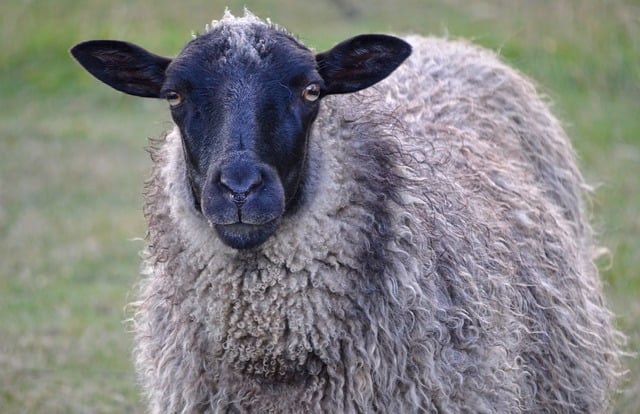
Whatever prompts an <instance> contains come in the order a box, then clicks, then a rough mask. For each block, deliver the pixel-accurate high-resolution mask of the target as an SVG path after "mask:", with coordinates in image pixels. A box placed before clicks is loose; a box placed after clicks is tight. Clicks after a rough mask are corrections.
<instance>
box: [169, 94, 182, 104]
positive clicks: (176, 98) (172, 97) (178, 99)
mask: <svg viewBox="0 0 640 414" xmlns="http://www.w3.org/2000/svg"><path fill="white" fill-rule="evenodd" d="M166 99H167V102H169V105H171V106H177V105H180V104H181V103H182V96H181V95H180V94H179V93H178V92H173V91H171V92H167V95H166Z"/></svg>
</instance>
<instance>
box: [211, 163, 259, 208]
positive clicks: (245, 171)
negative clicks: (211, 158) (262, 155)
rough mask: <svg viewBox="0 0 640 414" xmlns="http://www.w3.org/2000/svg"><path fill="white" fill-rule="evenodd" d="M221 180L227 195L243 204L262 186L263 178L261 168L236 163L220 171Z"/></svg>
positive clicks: (237, 202) (238, 203)
mask: <svg viewBox="0 0 640 414" xmlns="http://www.w3.org/2000/svg"><path fill="white" fill-rule="evenodd" d="M219 181H220V185H221V186H222V188H223V189H224V191H225V192H226V195H227V196H228V197H229V198H231V200H232V201H233V202H234V203H236V204H237V205H242V204H244V202H245V201H247V197H249V196H250V195H251V193H253V192H255V191H256V190H257V189H259V188H260V186H261V185H262V181H263V180H262V173H261V171H260V169H259V168H256V167H253V166H248V165H247V164H244V165H238V164H235V165H229V166H227V167H226V168H224V169H223V170H222V171H220V178H219Z"/></svg>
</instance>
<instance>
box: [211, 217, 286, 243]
mask: <svg viewBox="0 0 640 414" xmlns="http://www.w3.org/2000/svg"><path fill="white" fill-rule="evenodd" d="M279 222H280V220H278V219H276V220H273V221H270V222H268V223H265V224H260V225H256V224H246V223H234V224H214V225H213V228H214V229H215V230H216V233H217V234H218V237H220V240H222V242H223V243H224V244H226V245H227V246H229V247H231V248H234V249H238V250H245V249H251V248H254V247H258V246H260V245H261V244H262V243H264V242H265V241H267V239H268V238H269V237H271V235H272V234H273V233H274V232H275V231H276V228H277V227H278V223H279Z"/></svg>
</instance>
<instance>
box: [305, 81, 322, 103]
mask: <svg viewBox="0 0 640 414" xmlns="http://www.w3.org/2000/svg"><path fill="white" fill-rule="evenodd" d="M302 97H303V98H304V99H305V100H307V101H308V102H315V101H317V100H318V98H320V85H318V84H317V83H310V84H309V85H307V86H306V87H305V88H304V89H303V90H302Z"/></svg>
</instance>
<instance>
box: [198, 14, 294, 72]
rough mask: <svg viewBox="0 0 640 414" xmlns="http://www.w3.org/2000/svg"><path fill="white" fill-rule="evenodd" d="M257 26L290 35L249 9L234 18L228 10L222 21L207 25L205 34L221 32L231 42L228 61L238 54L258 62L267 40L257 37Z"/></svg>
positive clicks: (226, 55) (227, 56)
mask: <svg viewBox="0 0 640 414" xmlns="http://www.w3.org/2000/svg"><path fill="white" fill-rule="evenodd" d="M256 26H265V27H268V28H270V29H273V30H276V31H279V32H282V33H286V34H288V35H290V33H289V32H288V31H287V30H286V29H284V28H282V27H281V26H278V25H276V24H274V23H272V22H271V20H270V19H269V18H267V19H265V20H262V19H260V18H259V17H257V16H256V15H254V14H253V13H251V11H249V9H247V8H245V9H244V15H243V16H242V17H237V16H234V15H233V13H231V11H230V10H229V8H226V9H225V11H224V15H223V16H222V19H220V20H212V21H211V23H208V24H207V25H205V28H204V33H203V34H207V33H210V32H213V31H214V30H219V31H220V34H221V35H222V36H224V37H226V38H227V39H228V40H229V44H230V46H231V47H230V48H229V50H228V52H227V53H226V54H225V58H227V59H228V58H230V57H231V55H234V54H236V53H237V54H242V55H244V56H245V57H247V56H248V57H251V58H252V59H253V60H256V61H257V60H260V55H261V54H262V53H264V51H265V47H266V39H265V38H258V37H257V36H255V33H254V30H253V29H251V28H252V27H253V28H255V27H256ZM192 36H193V37H194V38H196V37H198V35H197V34H196V33H193V34H192Z"/></svg>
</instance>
